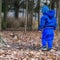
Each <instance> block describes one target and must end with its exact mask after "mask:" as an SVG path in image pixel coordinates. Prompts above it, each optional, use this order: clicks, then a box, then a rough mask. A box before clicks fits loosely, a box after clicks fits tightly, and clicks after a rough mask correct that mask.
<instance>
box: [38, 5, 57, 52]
mask: <svg viewBox="0 0 60 60" xmlns="http://www.w3.org/2000/svg"><path fill="white" fill-rule="evenodd" d="M42 13H43V16H42V17H41V19H40V25H39V27H38V30H39V31H42V48H41V49H42V50H44V51H45V50H48V51H49V50H51V49H52V47H53V40H54V30H56V27H57V23H56V22H57V21H56V17H55V11H54V10H49V8H48V6H46V5H45V6H43V8H42ZM47 46H48V47H47Z"/></svg>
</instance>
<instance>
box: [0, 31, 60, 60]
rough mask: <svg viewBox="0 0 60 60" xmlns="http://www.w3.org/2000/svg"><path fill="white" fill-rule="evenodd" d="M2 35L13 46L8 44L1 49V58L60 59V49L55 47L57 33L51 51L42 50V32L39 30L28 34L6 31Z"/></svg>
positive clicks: (13, 59) (1, 59)
mask: <svg viewBox="0 0 60 60" xmlns="http://www.w3.org/2000/svg"><path fill="white" fill-rule="evenodd" d="M1 35H2V36H3V37H5V38H6V39H5V40H6V41H7V42H9V43H10V44H11V46H9V45H8V47H6V48H4V47H2V49H0V60H60V50H57V48H55V45H56V39H57V37H56V35H55V40H54V47H53V50H51V51H41V50H40V46H41V39H40V36H41V33H39V32H37V31H32V32H27V33H26V34H24V32H21V31H13V32H11V31H5V32H3V33H1ZM37 47H38V48H39V49H38V48H37ZM58 49H59V48H58Z"/></svg>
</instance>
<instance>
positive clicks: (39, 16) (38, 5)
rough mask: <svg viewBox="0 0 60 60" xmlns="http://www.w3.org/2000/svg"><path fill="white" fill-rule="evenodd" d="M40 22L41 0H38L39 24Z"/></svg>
mask: <svg viewBox="0 0 60 60" xmlns="http://www.w3.org/2000/svg"><path fill="white" fill-rule="evenodd" d="M39 23H40V0H38V26H39Z"/></svg>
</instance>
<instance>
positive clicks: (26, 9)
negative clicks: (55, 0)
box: [25, 0, 28, 33]
mask: <svg viewBox="0 0 60 60" xmlns="http://www.w3.org/2000/svg"><path fill="white" fill-rule="evenodd" d="M27 20H28V0H26V21H25V33H26V31H27Z"/></svg>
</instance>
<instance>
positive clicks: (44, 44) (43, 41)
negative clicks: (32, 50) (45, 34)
mask: <svg viewBox="0 0 60 60" xmlns="http://www.w3.org/2000/svg"><path fill="white" fill-rule="evenodd" d="M42 47H46V40H45V39H42Z"/></svg>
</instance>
